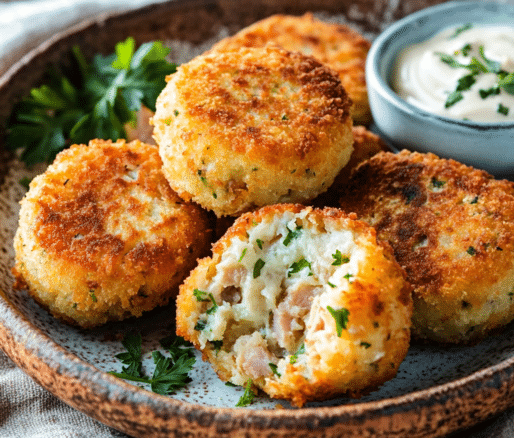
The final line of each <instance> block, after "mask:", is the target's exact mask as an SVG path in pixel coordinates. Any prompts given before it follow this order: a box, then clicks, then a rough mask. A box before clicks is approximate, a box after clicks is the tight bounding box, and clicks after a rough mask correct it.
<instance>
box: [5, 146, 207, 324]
mask: <svg viewBox="0 0 514 438" xmlns="http://www.w3.org/2000/svg"><path fill="white" fill-rule="evenodd" d="M161 165H162V163H161V159H160V157H159V153H158V149H157V147H156V146H151V145H147V144H144V143H141V142H139V141H134V142H131V143H126V142H125V141H123V140H119V141H118V142H116V143H112V142H111V141H104V140H92V141H91V142H90V143H89V146H86V145H74V146H72V147H71V148H70V149H68V150H65V151H63V152H61V153H60V154H58V155H57V157H56V159H55V161H54V163H53V164H52V165H51V166H49V167H48V169H47V170H46V172H45V173H43V174H42V175H39V176H37V177H36V178H34V180H33V181H32V182H31V184H30V190H29V191H28V192H27V194H26V195H25V197H24V198H23V200H22V201H21V211H20V221H19V228H18V230H17V233H16V237H15V240H14V247H15V251H16V265H15V267H14V268H13V273H14V274H15V276H16V279H17V283H16V285H15V287H16V288H23V287H26V288H27V289H28V290H29V292H30V293H31V295H32V296H33V297H34V298H35V299H36V300H37V301H38V302H39V303H40V304H41V305H42V306H44V307H45V308H47V309H49V311H50V312H51V313H52V314H53V315H54V316H56V317H58V318H61V319H63V320H65V321H66V322H68V323H72V324H76V325H80V326H82V327H93V326H97V325H99V324H103V323H105V322H106V321H109V320H119V319H123V318H127V317H129V316H140V315H141V314H142V312H144V311H147V310H151V309H153V308H154V307H156V306H159V305H163V304H166V303H167V302H168V300H169V299H170V297H173V296H175V295H176V293H177V292H178V285H179V284H180V283H181V282H182V280H183V279H184V277H186V276H187V275H188V274H189V271H190V270H191V269H192V268H193V267H194V266H195V263H196V259H197V258H198V257H200V256H204V255H205V254H206V253H207V252H208V248H209V244H210V242H209V239H210V237H211V232H210V230H208V222H207V218H206V213H205V212H204V211H203V210H201V209H200V208H199V207H198V206H197V205H194V204H191V203H186V202H184V201H183V200H181V199H180V198H179V197H178V196H177V194H176V193H174V192H173V191H172V190H171V188H170V187H169V185H168V183H167V181H166V179H165V178H164V176H163V174H162V172H161Z"/></svg>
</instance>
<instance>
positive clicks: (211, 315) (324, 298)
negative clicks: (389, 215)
mask: <svg viewBox="0 0 514 438" xmlns="http://www.w3.org/2000/svg"><path fill="white" fill-rule="evenodd" d="M355 218H356V217H355V215H346V214H344V213H343V212H342V211H341V210H338V209H324V210H319V209H313V208H312V207H303V206H301V205H298V204H296V205H293V204H279V205H274V206H268V207H263V208H262V209H260V210H257V211H255V212H253V213H246V214H244V215H243V216H241V217H240V218H238V219H237V220H236V222H235V223H234V225H233V226H232V227H231V228H230V229H229V230H228V231H227V233H226V234H225V235H224V236H223V237H222V238H221V239H220V240H219V241H218V242H217V243H216V244H215V245H214V247H213V256H212V257H208V258H204V259H202V260H200V262H199V265H198V266H197V268H196V269H195V270H193V271H192V273H191V275H190V276H189V277H188V278H187V279H186V281H185V282H184V283H183V284H182V285H181V287H180V294H179V296H178V298H177V334H178V335H180V336H183V337H184V338H186V339H188V340H189V341H191V342H193V343H194V345H195V347H196V348H198V349H199V350H200V351H202V354H203V358H204V359H205V360H208V361H209V362H210V363H211V364H212V366H213V368H214V370H215V371H216V372H217V373H218V375H219V376H220V378H221V379H222V380H227V381H230V382H232V383H234V384H237V385H245V384H246V383H247V382H248V380H249V379H251V381H252V383H253V385H254V387H256V388H260V389H262V390H263V391H265V392H266V393H267V394H269V395H270V396H271V397H274V398H281V399H286V400H290V401H291V402H292V404H294V405H296V406H302V405H303V404H304V403H305V402H307V401H310V400H324V399H328V398H331V397H334V396H337V395H343V394H346V395H349V396H352V397H359V396H361V395H362V394H364V393H367V392H369V391H371V390H373V389H375V388H377V387H378V386H379V385H381V384H382V383H384V382H385V381H386V380H388V379H391V378H392V377H394V376H395V375H396V372H397V370H398V367H399V365H400V363H401V362H402V360H403V358H404V357H405V355H406V353H407V350H408V346H409V339H410V324H411V314H412V298H411V289H410V286H409V285H408V283H407V282H406V281H405V273H404V272H403V270H402V269H401V268H400V266H399V265H398V263H397V262H396V261H395V260H394V258H393V255H392V251H391V248H390V247H389V245H388V244H385V243H384V244H381V243H378V242H377V240H376V236H375V230H374V229H373V228H371V227H369V226H368V225H366V224H365V223H364V222H361V221H357V220H356V219H355Z"/></svg>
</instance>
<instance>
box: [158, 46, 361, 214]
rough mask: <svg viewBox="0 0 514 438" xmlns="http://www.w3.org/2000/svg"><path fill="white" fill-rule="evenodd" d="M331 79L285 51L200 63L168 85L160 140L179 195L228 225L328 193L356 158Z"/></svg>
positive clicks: (341, 99) (337, 86) (243, 52)
mask: <svg viewBox="0 0 514 438" xmlns="http://www.w3.org/2000/svg"><path fill="white" fill-rule="evenodd" d="M349 105H350V104H349V99H348V97H347V95H346V93H345V91H344V89H343V87H342V86H341V83H340V81H339V79H338V77H337V75H335V74H334V73H333V72H332V71H331V70H329V69H328V68H326V67H325V66H323V65H322V64H320V63H319V62H318V61H316V60H315V59H314V58H310V57H307V56H304V55H301V54H299V53H291V52H287V51H285V50H283V49H280V48H276V47H269V48H257V49H254V48H243V49H240V50H239V51H233V52H226V53H211V54H206V55H201V56H199V57H197V58H195V59H194V60H192V61H191V62H189V63H188V64H183V65H182V66H180V67H179V68H178V70H177V72H176V73H175V74H173V75H171V76H169V77H168V84H167V85H166V87H165V89H164V90H163V91H162V93H161V94H160V95H159V97H158V99H157V105H156V106H157V110H156V113H155V116H154V117H153V124H154V126H155V129H154V138H155V140H156V142H157V144H158V145H159V150H160V154H161V157H162V160H163V170H164V174H165V176H166V177H167V178H168V181H169V182H170V185H171V187H172V188H173V189H174V190H175V191H177V193H178V194H179V195H180V196H181V197H183V198H184V199H186V200H189V199H192V200H194V201H195V202H198V203H199V204H200V205H201V206H202V207H204V208H206V209H209V210H212V211H214V213H215V214H216V215H217V216H218V217H220V216H226V215H233V216H236V215H239V214H240V213H242V212H244V211H247V210H251V209H254V208H256V207H260V206H263V205H269V204H274V203H278V202H306V201H308V200H311V199H313V198H314V197H316V196H317V195H318V194H319V193H321V192H323V191H325V190H326V189H327V188H328V187H329V186H330V184H332V181H333V179H334V177H335V176H336V175H337V173H338V172H339V170H340V169H341V168H342V167H343V166H344V165H345V164H346V163H347V162H348V160H349V157H350V155H351V152H352V133H351V127H352V120H351V117H350V114H349Z"/></svg>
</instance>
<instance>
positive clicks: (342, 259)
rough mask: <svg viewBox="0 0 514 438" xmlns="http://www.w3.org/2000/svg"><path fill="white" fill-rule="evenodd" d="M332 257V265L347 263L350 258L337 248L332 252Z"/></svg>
mask: <svg viewBox="0 0 514 438" xmlns="http://www.w3.org/2000/svg"><path fill="white" fill-rule="evenodd" d="M332 257H333V259H334V261H333V262H332V266H340V265H342V264H343V263H348V262H349V261H350V258H349V257H348V256H345V255H343V254H342V253H341V251H339V250H338V249H336V253H335V254H332Z"/></svg>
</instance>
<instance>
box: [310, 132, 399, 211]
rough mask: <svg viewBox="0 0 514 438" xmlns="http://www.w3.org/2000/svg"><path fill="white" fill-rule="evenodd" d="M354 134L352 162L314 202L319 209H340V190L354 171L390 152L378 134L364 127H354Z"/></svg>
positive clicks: (349, 162)
mask: <svg viewBox="0 0 514 438" xmlns="http://www.w3.org/2000/svg"><path fill="white" fill-rule="evenodd" d="M352 134H353V152H352V155H351V156H350V161H348V164H347V165H346V166H344V167H343V168H342V169H341V171H340V172H339V173H338V174H337V176H336V177H335V179H334V182H333V183H332V185H331V186H330V187H329V189H328V190H327V191H326V192H325V193H322V194H321V195H320V196H318V197H317V198H316V199H314V200H313V201H312V204H313V205H315V206H317V207H321V208H323V207H338V206H339V190H340V188H341V187H342V186H344V185H345V184H346V183H347V182H348V180H349V179H350V175H351V173H352V171H353V170H354V169H355V168H356V167H357V166H358V165H359V164H360V163H362V162H363V161H365V160H367V159H368V158H371V157H372V156H373V155H375V154H378V153H379V152H382V151H383V152H386V151H390V148H389V146H387V144H386V143H385V142H384V141H383V140H382V139H381V138H380V137H379V136H378V135H376V134H374V133H373V132H371V131H368V130H367V129H366V128H365V127H364V126H354V127H353V128H352Z"/></svg>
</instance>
